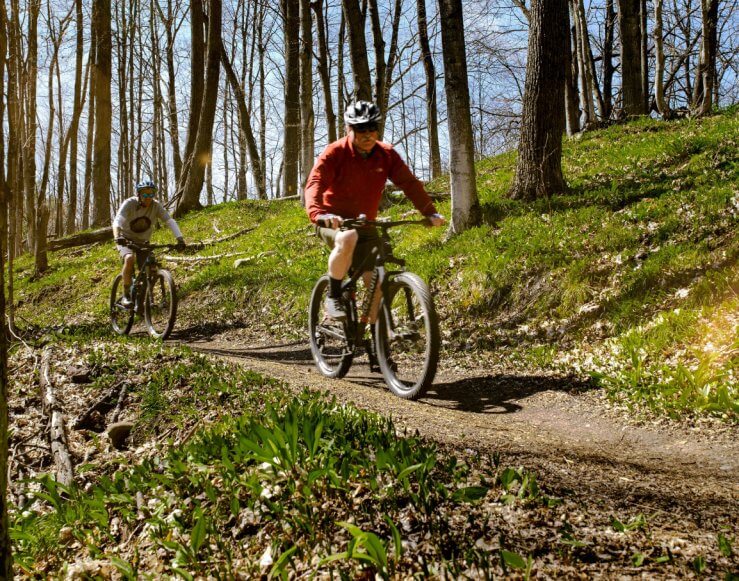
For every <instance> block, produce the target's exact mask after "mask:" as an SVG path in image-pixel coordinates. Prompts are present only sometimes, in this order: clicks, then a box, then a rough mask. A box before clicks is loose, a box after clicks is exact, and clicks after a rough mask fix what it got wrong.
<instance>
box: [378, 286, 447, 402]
mask: <svg viewBox="0 0 739 581" xmlns="http://www.w3.org/2000/svg"><path fill="white" fill-rule="evenodd" d="M382 301H383V303H382V305H381V307H380V317H379V318H378V320H377V323H376V328H375V336H376V337H377V359H378V360H379V363H380V370H381V371H382V375H383V377H384V378H385V383H387V385H388V387H389V388H390V391H392V392H393V393H394V394H395V395H397V396H399V397H402V398H404V399H416V398H418V397H420V396H421V395H423V393H424V391H426V389H427V388H428V387H429V386H430V385H431V383H432V382H433V381H434V377H435V376H436V367H437V364H438V361H439V319H438V316H437V315H436V309H435V308H434V301H433V299H432V298H431V291H430V290H429V287H428V285H427V284H426V283H425V282H424V281H423V280H421V278H420V277H418V276H417V275H415V274H413V273H410V272H404V273H401V274H399V275H397V276H395V277H393V279H392V280H391V281H390V282H389V284H388V289H387V293H386V296H383V299H382Z"/></svg>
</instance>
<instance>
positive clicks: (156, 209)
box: [113, 181, 186, 306]
mask: <svg viewBox="0 0 739 581" xmlns="http://www.w3.org/2000/svg"><path fill="white" fill-rule="evenodd" d="M156 193H157V186H156V184H155V183H154V182H152V181H144V182H140V183H138V184H136V196H133V197H130V198H128V199H127V200H126V201H125V202H123V204H121V207H120V208H119V209H118V213H117V214H116V216H115V218H114V219H113V239H114V240H115V242H116V244H117V245H118V252H119V253H120V255H121V258H122V259H123V269H122V270H121V275H122V276H123V299H122V300H121V304H123V305H124V306H128V305H130V304H131V295H130V289H131V281H132V279H133V261H134V256H136V260H137V262H138V265H139V268H140V267H141V265H142V264H143V262H144V260H145V259H146V254H145V253H142V252H134V250H133V249H131V248H129V247H128V246H126V245H127V244H128V243H129V242H133V243H135V244H147V243H148V242H149V239H150V238H151V235H152V232H153V231H154V222H155V221H156V220H157V219H159V220H161V221H162V222H164V223H165V224H167V226H168V227H169V229H170V230H171V231H172V234H173V235H174V237H175V238H176V239H177V246H178V247H180V248H184V247H185V246H186V243H185V238H184V237H183V236H182V232H180V228H179V226H178V225H177V222H175V221H174V219H173V218H172V217H171V216H170V215H169V212H167V210H165V209H164V206H162V204H161V203H160V202H158V201H157V200H155V199H154V197H155V196H156Z"/></svg>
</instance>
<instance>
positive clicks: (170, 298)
mask: <svg viewBox="0 0 739 581" xmlns="http://www.w3.org/2000/svg"><path fill="white" fill-rule="evenodd" d="M176 317H177V290H176V289H175V285H174V279H173V278H172V275H171V274H170V273H169V271H167V270H163V269H161V268H160V269H159V270H157V273H156V275H154V277H152V278H151V279H149V284H147V285H146V301H145V302H144V321H146V328H147V329H148V331H149V335H151V336H152V337H154V338H156V339H161V340H162V341H164V340H165V339H166V338H167V337H169V334H170V333H171V332H172V329H173V328H174V321H175V318H176Z"/></svg>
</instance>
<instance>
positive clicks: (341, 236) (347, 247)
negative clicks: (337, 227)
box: [334, 230, 359, 254]
mask: <svg viewBox="0 0 739 581" xmlns="http://www.w3.org/2000/svg"><path fill="white" fill-rule="evenodd" d="M358 239H359V234H357V231H356V230H344V231H343V232H337V233H336V238H335V239H334V243H335V245H336V246H335V248H336V251H337V252H339V253H340V254H344V253H347V252H354V248H356V246H357V240H358Z"/></svg>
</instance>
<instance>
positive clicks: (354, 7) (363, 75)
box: [342, 0, 372, 101]
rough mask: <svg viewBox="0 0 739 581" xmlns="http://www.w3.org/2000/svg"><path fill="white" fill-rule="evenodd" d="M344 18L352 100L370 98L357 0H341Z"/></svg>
mask: <svg viewBox="0 0 739 581" xmlns="http://www.w3.org/2000/svg"><path fill="white" fill-rule="evenodd" d="M342 6H343V7H344V19H345V21H346V25H347V31H348V33H349V52H350V54H351V59H352V79H353V81H354V88H353V90H352V97H353V100H362V101H370V100H371V99H372V79H371V76H370V68H369V60H368V59H367V41H366V39H365V37H364V17H363V16H362V11H361V10H360V8H359V3H358V0H342Z"/></svg>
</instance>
